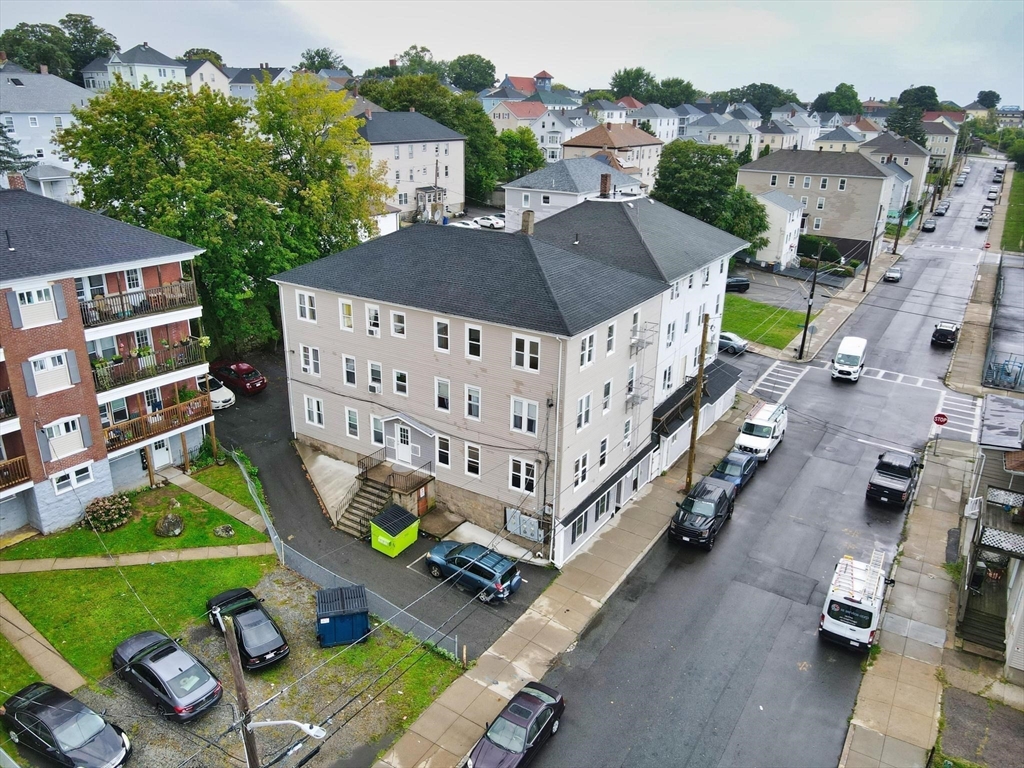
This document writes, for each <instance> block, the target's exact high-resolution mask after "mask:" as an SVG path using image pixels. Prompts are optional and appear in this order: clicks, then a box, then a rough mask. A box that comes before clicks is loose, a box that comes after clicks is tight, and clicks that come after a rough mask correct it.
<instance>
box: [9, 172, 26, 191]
mask: <svg viewBox="0 0 1024 768" xmlns="http://www.w3.org/2000/svg"><path fill="white" fill-rule="evenodd" d="M7 186H8V187H10V188H11V189H24V188H25V177H24V176H22V175H21V174H20V173H8V174H7Z"/></svg>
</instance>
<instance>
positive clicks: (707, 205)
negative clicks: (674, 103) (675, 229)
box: [651, 141, 738, 224]
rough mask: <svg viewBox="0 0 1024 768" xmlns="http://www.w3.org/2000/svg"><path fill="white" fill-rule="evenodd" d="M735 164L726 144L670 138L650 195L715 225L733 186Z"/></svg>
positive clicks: (659, 163)
mask: <svg viewBox="0 0 1024 768" xmlns="http://www.w3.org/2000/svg"><path fill="white" fill-rule="evenodd" d="M737 168H738V166H737V164H736V160H735V159H734V158H733V155H732V152H731V151H730V150H729V149H728V148H727V147H722V146H718V145H715V144H697V143H696V142H694V141H673V142H670V143H669V144H666V145H665V147H664V148H663V149H662V151H661V160H660V161H659V162H658V178H657V180H656V181H655V182H654V189H653V190H652V191H651V197H653V198H654V199H655V200H658V201H660V202H662V203H665V205H670V206H672V207H673V208H675V209H676V210H677V211H682V212H683V213H686V214H689V215H690V216H693V217H694V218H697V219H700V220H701V221H705V222H707V223H709V224H714V223H715V222H716V221H717V220H718V218H719V216H720V215H721V214H722V211H723V209H724V207H725V199H726V196H727V195H728V194H729V190H730V189H732V188H733V187H734V186H735V185H736V170H737Z"/></svg>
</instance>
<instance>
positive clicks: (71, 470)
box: [50, 459, 96, 496]
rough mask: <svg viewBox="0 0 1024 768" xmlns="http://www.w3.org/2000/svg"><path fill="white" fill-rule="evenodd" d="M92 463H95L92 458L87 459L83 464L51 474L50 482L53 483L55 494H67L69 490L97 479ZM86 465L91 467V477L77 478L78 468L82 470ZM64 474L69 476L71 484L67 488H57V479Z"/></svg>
mask: <svg viewBox="0 0 1024 768" xmlns="http://www.w3.org/2000/svg"><path fill="white" fill-rule="evenodd" d="M92 465H93V461H92V460H91V459H90V460H89V461H86V462H84V463H82V464H78V465H77V466H74V467H69V468H68V469H65V470H64V471H63V472H54V473H53V474H52V475H50V482H51V483H53V494H54V496H61V495H63V494H65V493H68V492H69V491H73V490H74V489H75V488H81V487H82V486H83V485H88V484H89V483H91V482H93V481H94V480H96V476H95V475H93V473H92ZM84 467H88V468H89V479H88V480H77V479H75V473H76V472H77V471H78V470H80V469H82V468H84ZM64 475H67V476H68V480H69V481H70V484H69V485H68V487H67V488H64V489H63V490H61V489H59V488H57V480H58V479H59V478H61V477H63V476H64Z"/></svg>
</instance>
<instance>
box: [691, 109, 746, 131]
mask: <svg viewBox="0 0 1024 768" xmlns="http://www.w3.org/2000/svg"><path fill="white" fill-rule="evenodd" d="M732 119H735V118H732ZM729 120H730V118H728V117H726V116H725V115H720V114H718V113H717V112H709V113H708V114H706V115H704V117H702V118H700V119H699V120H694V121H693V122H692V123H690V125H692V126H698V127H700V128H705V127H707V128H717V127H718V126H720V125H724V124H725V123H728V122H729Z"/></svg>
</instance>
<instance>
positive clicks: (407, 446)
mask: <svg viewBox="0 0 1024 768" xmlns="http://www.w3.org/2000/svg"><path fill="white" fill-rule="evenodd" d="M409 438H410V435H409V428H408V427H407V426H405V425H404V424H399V425H398V445H397V447H396V448H395V460H396V461H398V463H399V464H412V441H411V440H410V439H409Z"/></svg>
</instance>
